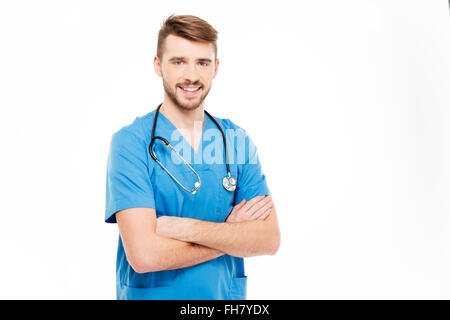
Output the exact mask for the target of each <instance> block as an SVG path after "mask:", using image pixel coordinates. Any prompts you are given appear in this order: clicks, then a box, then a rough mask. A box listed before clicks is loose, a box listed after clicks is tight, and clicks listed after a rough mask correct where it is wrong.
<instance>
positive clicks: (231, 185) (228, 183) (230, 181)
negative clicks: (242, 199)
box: [222, 176, 236, 192]
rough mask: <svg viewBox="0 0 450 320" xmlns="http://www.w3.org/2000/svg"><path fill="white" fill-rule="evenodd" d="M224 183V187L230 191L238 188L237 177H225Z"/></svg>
mask: <svg viewBox="0 0 450 320" xmlns="http://www.w3.org/2000/svg"><path fill="white" fill-rule="evenodd" d="M222 184H223V187H224V188H225V189H226V190H228V191H230V192H233V191H234V190H236V179H235V178H233V177H231V176H227V177H224V178H223V180H222Z"/></svg>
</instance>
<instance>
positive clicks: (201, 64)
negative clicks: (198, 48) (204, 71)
mask: <svg viewBox="0 0 450 320" xmlns="http://www.w3.org/2000/svg"><path fill="white" fill-rule="evenodd" d="M199 64H200V66H201V67H207V66H208V62H199Z"/></svg>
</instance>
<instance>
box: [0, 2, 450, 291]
mask: <svg viewBox="0 0 450 320" xmlns="http://www.w3.org/2000/svg"><path fill="white" fill-rule="evenodd" d="M172 13H175V14H194V15H198V16H199V17H201V18H203V19H205V20H207V21H208V22H210V23H211V24H212V25H213V26H214V27H215V28H216V29H217V30H218V31H219V41H218V56H219V59H220V60H221V65H220V70H219V73H218V76H217V77H216V79H215V80H214V82H213V89H212V90H211V92H210V95H209V96H208V98H207V101H206V109H207V110H209V111H210V112H212V113H213V114H214V115H216V116H219V117H225V118H231V119H232V120H233V121H234V122H236V123H237V124H239V125H240V126H242V127H243V128H245V129H246V130H247V131H248V132H249V133H250V135H251V136H252V139H253V140H254V141H255V143H256V145H257V146H258V150H259V155H260V158H261V163H262V166H263V169H264V171H265V174H266V176H267V179H268V182H269V188H270V189H271V191H272V193H273V198H274V201H275V204H276V207H277V212H278V215H279V222H280V228H281V232H282V245H281V248H280V250H279V252H278V253H277V255H275V256H264V257H254V258H249V259H246V273H247V274H248V277H249V278H248V279H249V280H248V298H249V299H350V298H356V299H368V298H373V299H396V298H399V299H413V298H425V299H434V298H437V299H443V298H445V299H449V298H450V252H449V247H450V246H449V245H450V216H449V210H450V200H449V199H450V109H449V108H450V41H449V40H450V37H449V36H450V17H449V5H448V1H446V0H416V1H413V0H395V1H393V0H382V1H380V0H377V1H370V0H341V1H336V0H326V1H325V0H321V1H276V2H273V1H270V2H269V1H227V2H214V1H188V2H186V1H171V2H170V5H169V4H164V3H163V2H161V1H160V2H159V3H158V4H156V3H155V2H150V1H76V2H75V1H39V2H37V1H2V2H0V110H1V111H0V112H1V113H0V139H1V157H0V170H1V171H0V199H1V214H0V218H1V220H0V226H1V232H0V255H1V256H0V257H1V258H0V283H1V285H0V298H2V299H15V298H21V299H50V298H52V299H114V298H115V258H116V256H115V255H116V249H117V236H118V230H117V226H116V225H109V224H106V223H104V222H103V219H104V207H105V176H106V159H107V154H108V149H109V142H110V137H111V135H112V133H113V132H115V131H117V130H118V129H119V128H121V127H122V126H124V125H126V124H128V123H130V122H131V121H133V120H134V118H135V117H136V116H141V115H144V114H146V113H148V112H149V111H151V110H153V109H154V108H155V107H156V106H157V104H158V103H160V102H161V101H162V98H163V88H162V84H161V79H160V78H158V77H157V76H156V75H155V73H154V70H153V57H154V55H155V51H156V40H157V32H158V30H159V27H160V25H161V23H162V21H163V19H164V18H165V17H167V16H168V15H169V14H172Z"/></svg>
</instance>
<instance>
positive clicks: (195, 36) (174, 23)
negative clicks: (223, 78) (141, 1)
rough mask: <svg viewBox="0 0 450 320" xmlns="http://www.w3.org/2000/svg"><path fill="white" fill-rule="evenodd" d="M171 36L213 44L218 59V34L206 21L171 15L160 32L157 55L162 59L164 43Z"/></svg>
mask: <svg viewBox="0 0 450 320" xmlns="http://www.w3.org/2000/svg"><path fill="white" fill-rule="evenodd" d="M170 34H172V35H175V36H179V37H182V38H185V39H187V40H191V41H201V42H210V43H212V44H213V48H214V57H215V58H217V34H218V32H217V31H216V30H215V29H214V28H213V27H212V26H211V25H210V24H209V23H208V22H206V21H205V20H203V19H200V18H199V17H196V16H191V15H173V14H172V15H170V16H169V17H167V18H166V19H165V20H164V22H163V24H162V26H161V29H160V30H159V34H158V46H157V48H156V55H157V56H158V58H159V59H161V58H162V53H163V51H164V41H165V40H166V38H167V36H169V35H170Z"/></svg>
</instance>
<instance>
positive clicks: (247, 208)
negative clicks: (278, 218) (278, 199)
mask: <svg viewBox="0 0 450 320" xmlns="http://www.w3.org/2000/svg"><path fill="white" fill-rule="evenodd" d="M272 206H273V203H272V197H271V196H256V197H254V198H253V199H251V200H250V201H246V200H245V199H244V200H242V201H241V203H239V204H237V205H236V206H234V208H233V210H232V211H231V213H230V214H229V215H228V217H227V219H226V220H225V222H242V221H251V220H264V219H266V218H267V216H268V215H269V214H270V211H271V210H272Z"/></svg>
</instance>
